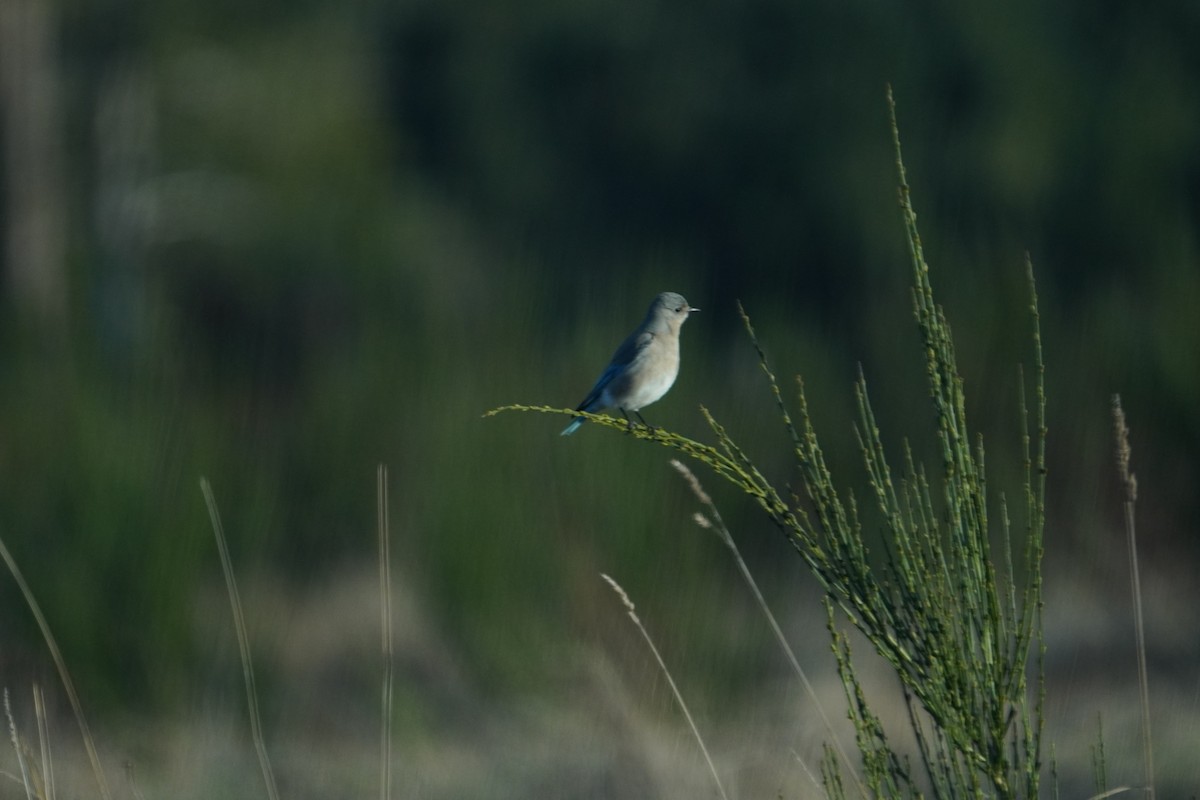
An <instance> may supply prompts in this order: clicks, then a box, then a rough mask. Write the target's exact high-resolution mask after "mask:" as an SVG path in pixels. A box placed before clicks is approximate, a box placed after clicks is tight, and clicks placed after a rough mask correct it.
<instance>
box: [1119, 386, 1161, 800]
mask: <svg viewBox="0 0 1200 800" xmlns="http://www.w3.org/2000/svg"><path fill="white" fill-rule="evenodd" d="M1113 434H1114V436H1115V438H1116V445H1117V474H1118V475H1119V476H1120V478H1121V485H1122V486H1123V487H1124V489H1125V502H1124V506H1125V538H1126V541H1128V543H1129V585H1130V590H1131V591H1132V593H1133V629H1134V636H1135V637H1136V639H1137V663H1138V690H1139V693H1140V699H1141V707H1142V766H1143V769H1144V770H1145V773H1146V775H1145V777H1146V797H1148V798H1150V799H1151V800H1153V798H1154V746H1153V740H1152V739H1151V736H1150V678H1149V676H1148V674H1147V669H1146V624H1145V621H1144V617H1143V615H1142V579H1141V571H1140V570H1139V568H1138V551H1137V530H1136V528H1135V527H1134V505H1135V504H1136V503H1137V476H1136V475H1134V474H1133V473H1132V472H1130V471H1129V459H1130V455H1131V452H1132V450H1131V448H1130V446H1129V426H1128V425H1127V424H1126V423H1125V410H1124V409H1123V408H1121V396H1120V395H1119V394H1117V395H1113Z"/></svg>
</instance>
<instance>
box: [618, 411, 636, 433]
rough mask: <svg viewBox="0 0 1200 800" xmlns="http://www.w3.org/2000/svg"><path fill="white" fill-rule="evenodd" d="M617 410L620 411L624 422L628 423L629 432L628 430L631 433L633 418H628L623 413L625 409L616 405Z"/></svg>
mask: <svg viewBox="0 0 1200 800" xmlns="http://www.w3.org/2000/svg"><path fill="white" fill-rule="evenodd" d="M617 410H618V411H620V412H621V416H622V417H624V418H625V422H626V424H628V425H629V432H630V433H632V432H633V420H631V419H630V418H629V415H628V414H626V413H625V409H623V408H620V407H618V408H617ZM633 413H635V414H637V412H636V411H635V412H633ZM638 416H641V415H640V414H638Z"/></svg>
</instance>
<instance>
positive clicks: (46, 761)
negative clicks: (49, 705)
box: [33, 683, 55, 800]
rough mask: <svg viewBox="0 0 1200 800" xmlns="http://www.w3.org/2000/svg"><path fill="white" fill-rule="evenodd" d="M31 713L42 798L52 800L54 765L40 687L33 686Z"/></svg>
mask: <svg viewBox="0 0 1200 800" xmlns="http://www.w3.org/2000/svg"><path fill="white" fill-rule="evenodd" d="M33 712H34V715H35V716H36V717H37V726H38V743H39V745H40V746H41V750H42V784H43V785H42V796H43V797H44V798H45V800H54V794H55V792H54V763H53V760H52V759H51V758H50V720H49V719H48V718H47V716H46V698H45V696H44V695H43V694H42V687H41V686H38V685H37V684H36V683H35V684H34V685H33Z"/></svg>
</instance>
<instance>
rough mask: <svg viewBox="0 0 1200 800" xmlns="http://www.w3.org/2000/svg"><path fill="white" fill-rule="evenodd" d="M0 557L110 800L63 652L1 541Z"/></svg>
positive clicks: (103, 793)
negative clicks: (34, 625)
mask: <svg viewBox="0 0 1200 800" xmlns="http://www.w3.org/2000/svg"><path fill="white" fill-rule="evenodd" d="M0 558H3V559H4V563H5V565H6V566H7V567H8V571H9V573H11V574H12V576H13V580H14V581H16V582H17V588H19V589H20V590H21V596H22V597H24V598H25V604H26V605H28V606H29V611H30V612H31V613H32V614H33V618H34V620H35V621H36V622H37V626H38V628H39V629H40V630H41V632H42V639H43V640H44V641H45V642H46V649H47V650H49V651H50V658H51V660H53V661H54V667H55V669H57V670H58V677H59V680H61V681H62V684H63V689H64V690H65V691H66V693H67V700H68V701H69V702H70V703H71V710H72V711H73V712H74V714H75V722H76V723H77V724H78V725H79V735H80V736H81V737H83V747H84V749H85V750H86V751H87V755H88V761H90V762H91V765H92V774H93V775H94V776H95V778H96V785H97V786H98V787H99V789H100V797H101V798H103V800H111V797H112V795H111V794H110V793H109V791H108V780H107V779H106V778H105V777H104V767H102V766H101V765H100V754H99V753H98V752H97V751H96V742H95V741H94V740H93V739H92V731H91V729H90V728H89V727H88V723H87V717H85V716H84V714H83V704H82V703H80V702H79V694H78V693H77V692H76V691H75V683H74V681H72V680H71V673H70V672H68V671H67V662H66V660H65V659H64V658H63V655H62V651H61V650H59V649H58V641H57V640H56V639H55V638H54V634H53V633H51V631H50V623H48V622H46V617H45V615H44V614H42V607H41V606H40V605H38V602H37V600H36V599H35V598H34V596H33V591H32V590H31V589H30V588H29V584H28V583H26V582H25V576H24V575H23V574H21V570H20V568H19V567H18V566H17V562H16V559H14V558H13V557H12V553H10V552H9V551H8V546H7V545H6V544H5V543H4V540H3V539H0Z"/></svg>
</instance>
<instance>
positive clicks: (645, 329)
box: [562, 292, 700, 436]
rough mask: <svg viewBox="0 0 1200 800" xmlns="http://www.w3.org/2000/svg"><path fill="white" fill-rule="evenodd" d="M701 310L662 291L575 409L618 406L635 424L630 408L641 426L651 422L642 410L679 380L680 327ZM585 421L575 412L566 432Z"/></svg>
mask: <svg viewBox="0 0 1200 800" xmlns="http://www.w3.org/2000/svg"><path fill="white" fill-rule="evenodd" d="M699 310H700V309H698V308H692V307H691V306H689V305H688V301H687V300H684V299H683V295H680V294H676V293H675V292H663V293H662V294H660V295H659V296H658V297H656V298H654V302H653V303H651V304H650V310H649V311H647V312H646V318H645V319H644V320H642V324H641V325H638V326H637V329H636V330H635V331H634V332H633V333H631V334H629V337H628V338H627V339H626V340H625V341H623V342H621V346H620V347H618V348H617V352H615V353H613V357H612V361H610V362H609V364H608V366H607V367H605V368H604V372H602V373H600V377H599V379H598V380H597V381H596V385H595V386H593V387H592V391H590V392H588V396H587V397H585V398H584V399H583V402H582V403H580V404H579V406H578V407H577V408H576V409H575V410H576V411H587V412H595V411H600V410H601V409H605V408H617V409H619V410H620V412H621V415H622V416H624V417H625V420H626V421H627V422H629V426H630V427H631V428H632V427H633V421H632V420H630V419H629V414H627V413H626V412H627V411H632V412H633V413H634V414H637V418H638V419H640V420H641V421H642V424H643V425H646V427H650V426H649V424H648V423H647V422H646V420H645V419H642V415H641V414H640V413H639V411H640V410H641V409H643V408H645V407H646V406H648V405H650V404H651V403H653V402H654V401H655V400H658V399H659V398H660V397H662V396H663V395H664V394H666V393H667V390H668V389H670V388H671V384H673V383H675V376H676V375H678V374H679V328H680V327H681V326H682V325H683V321H684V320H685V319H687V318H688V314H690V313H692V312H693V311H699ZM583 423H584V419H583V417H576V418H575V419H574V420H573V421H572V422H571V424H570V425H568V426H567V427H566V429H565V430H563V432H562V435H563V436H570V435H571V434H572V433H574V432H575V431H577V430H579V426H580V425H582V424H583Z"/></svg>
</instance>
